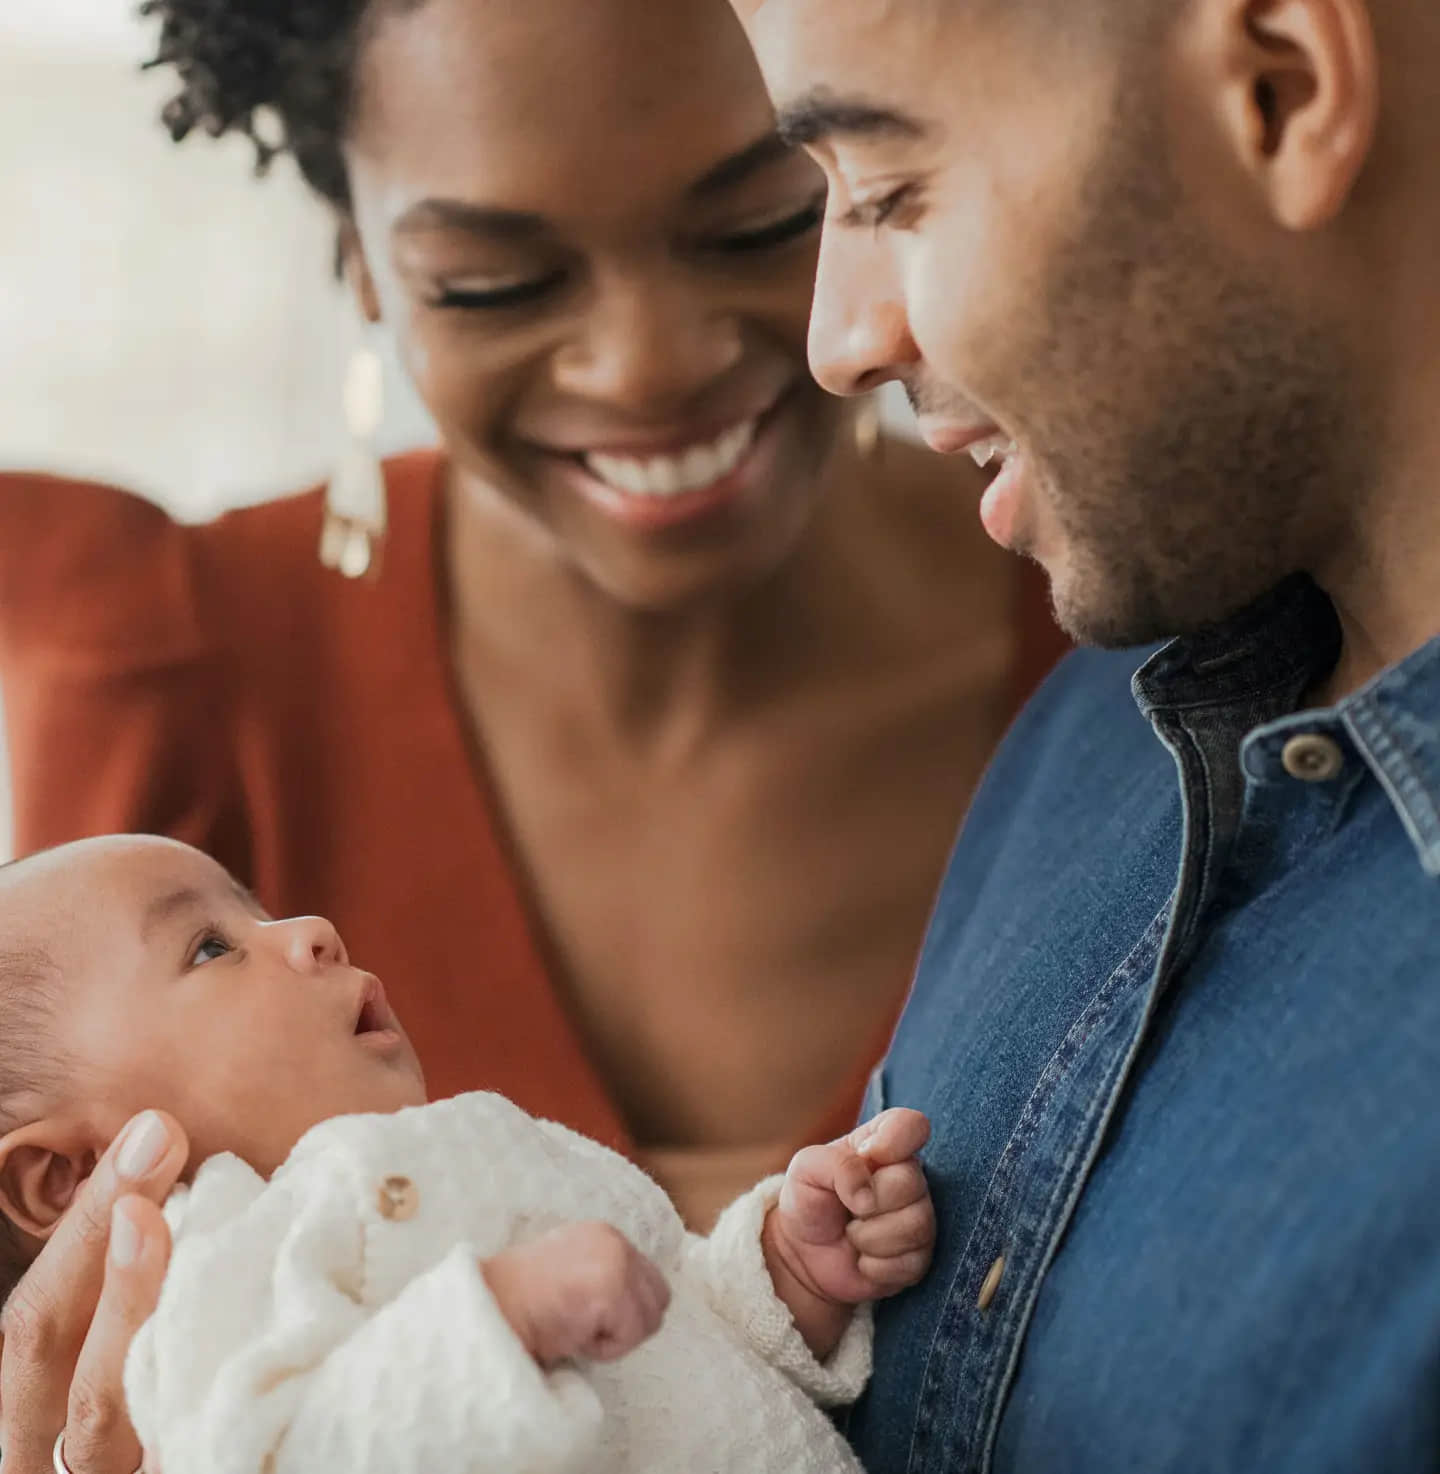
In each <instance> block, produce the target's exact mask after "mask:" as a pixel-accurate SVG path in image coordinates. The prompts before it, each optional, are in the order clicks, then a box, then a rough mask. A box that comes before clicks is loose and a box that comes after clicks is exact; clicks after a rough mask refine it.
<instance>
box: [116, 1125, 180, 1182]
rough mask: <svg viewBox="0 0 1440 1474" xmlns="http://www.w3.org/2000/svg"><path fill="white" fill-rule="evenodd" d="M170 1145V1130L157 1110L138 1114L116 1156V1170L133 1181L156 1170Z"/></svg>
mask: <svg viewBox="0 0 1440 1474" xmlns="http://www.w3.org/2000/svg"><path fill="white" fill-rule="evenodd" d="M169 1145H170V1133H169V1132H168V1131H167V1130H166V1129H165V1123H164V1121H162V1120H161V1119H160V1117H159V1116H158V1115H156V1113H155V1112H154V1111H146V1112H145V1114H144V1115H143V1116H137V1117H136V1118H135V1120H134V1121H132V1122H131V1124H130V1129H129V1130H128V1131H127V1132H126V1133H125V1140H124V1142H123V1143H122V1145H121V1147H120V1151H119V1154H118V1155H117V1156H116V1158H115V1170H116V1172H118V1173H119V1174H120V1176H121V1177H128V1178H130V1179H131V1180H132V1181H134V1180H135V1179H136V1178H140V1177H144V1176H145V1175H146V1174H147V1173H149V1172H153V1171H154V1170H155V1168H156V1167H157V1166H158V1165H159V1164H160V1158H161V1157H163V1156H164V1155H165V1148H166V1147H167V1146H169Z"/></svg>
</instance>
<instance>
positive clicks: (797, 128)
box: [776, 88, 931, 148]
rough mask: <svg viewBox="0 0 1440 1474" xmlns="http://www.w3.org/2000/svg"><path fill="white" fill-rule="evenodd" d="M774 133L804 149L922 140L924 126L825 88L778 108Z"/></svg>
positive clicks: (888, 109)
mask: <svg viewBox="0 0 1440 1474" xmlns="http://www.w3.org/2000/svg"><path fill="white" fill-rule="evenodd" d="M776 131H777V132H778V133H779V135H780V137H781V138H782V139H784V141H785V142H786V143H788V144H791V145H792V146H794V147H797V148H808V147H811V146H813V145H814V144H817V143H823V142H825V141H826V140H827V139H830V138H835V137H841V138H847V139H852V140H864V139H885V138H924V137H925V135H926V134H927V133H929V132H930V131H931V128H930V125H929V124H928V123H924V122H922V121H921V120H920V119H919V118H916V117H912V116H911V115H910V114H909V113H902V112H899V111H897V110H896V109H895V108H891V107H884V106H882V105H881V104H880V103H877V102H871V101H869V100H867V99H866V98H863V97H837V96H836V95H835V94H834V93H833V92H830V91H828V90H827V89H825V88H819V89H817V90H816V91H814V92H807V93H805V94H804V96H802V97H801V98H799V99H798V100H797V101H795V102H792V103H789V104H788V105H787V106H785V107H783V108H781V109H780V114H779V117H778V119H777V121H776Z"/></svg>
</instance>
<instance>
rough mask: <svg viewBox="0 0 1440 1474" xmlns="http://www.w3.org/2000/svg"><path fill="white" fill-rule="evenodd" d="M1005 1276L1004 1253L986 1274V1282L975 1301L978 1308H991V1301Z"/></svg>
mask: <svg viewBox="0 0 1440 1474" xmlns="http://www.w3.org/2000/svg"><path fill="white" fill-rule="evenodd" d="M1004 1278H1005V1256H1004V1255H1003V1254H1002V1255H1001V1256H1000V1257H999V1258H998V1259H997V1260H996V1261H995V1262H994V1264H992V1265H991V1266H990V1273H989V1274H987V1275H986V1276H985V1283H984V1284H983V1285H981V1286H980V1298H979V1299H978V1300H976V1302H975V1308H976V1309H977V1310H989V1309H990V1302H991V1301H992V1300H993V1299H994V1298H995V1291H996V1290H998V1289H999V1288H1000V1281H1001V1280H1002V1279H1004Z"/></svg>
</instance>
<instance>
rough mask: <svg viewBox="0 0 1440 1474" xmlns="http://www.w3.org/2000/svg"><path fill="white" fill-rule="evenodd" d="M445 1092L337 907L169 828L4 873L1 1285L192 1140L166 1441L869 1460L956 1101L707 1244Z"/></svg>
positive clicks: (772, 1189)
mask: <svg viewBox="0 0 1440 1474" xmlns="http://www.w3.org/2000/svg"><path fill="white" fill-rule="evenodd" d="M424 1101H425V1096H424V1085H423V1081H422V1079H421V1074H420V1069H419V1065H418V1063H417V1061H416V1058H415V1055H414V1053H413V1051H412V1050H411V1048H410V1045H409V1043H408V1041H407V1040H406V1038H405V1035H404V1033H403V1031H402V1030H401V1028H400V1026H399V1023H398V1022H397V1020H396V1019H395V1017H394V1015H393V1013H392V1012H391V1010H390V1008H389V1006H388V1004H387V1003H386V1001H385V994H384V990H383V989H382V988H381V986H380V983H379V981H378V980H377V979H376V978H374V977H372V976H371V975H370V974H368V973H365V972H362V971H360V970H358V969H356V968H354V967H352V966H351V965H350V962H349V959H348V958H347V956H346V953H345V948H344V945H343V944H342V943H341V941H340V938H339V937H338V936H337V935H336V933H335V930H334V928H333V927H332V926H330V924H329V923H328V922H325V921H322V920H319V919H317V918H302V919H299V920H291V921H271V920H270V919H269V918H268V917H267V916H266V915H265V914H264V912H263V911H261V909H260V908H259V907H258V906H257V905H256V903H255V901H254V899H253V898H252V897H250V896H249V895H248V894H247V893H246V892H245V891H244V890H243V889H242V888H241V887H239V886H238V885H237V884H236V883H235V882H234V881H233V880H232V879H231V878H230V877H229V876H228V875H227V874H226V873H225V871H224V870H222V869H221V868H220V867H219V866H218V865H216V864H215V863H214V862H213V861H211V860H209V859H207V858H206V857H205V856H204V855H201V854H199V853H198V852H197V851H195V850H192V849H190V848H188V847H186V846H184V845H180V844H176V843H173V842H171V841H168V840H160V839H149V838H110V839H101V840H88V841H84V842H81V843H79V844H75V845H69V846H66V847H65V848H63V849H59V850H54V851H50V852H48V853H46V854H44V855H40V856H36V857H35V858H33V859H30V860H26V861H23V862H21V863H20V864H18V865H11V866H8V867H5V868H4V869H0V1300H3V1299H4V1296H5V1294H6V1293H8V1290H9V1289H10V1287H11V1284H10V1283H7V1281H6V1277H5V1266H6V1262H7V1255H6V1253H5V1249H6V1247H7V1244H8V1247H9V1249H10V1250H11V1253H10V1255H9V1261H10V1267H11V1274H10V1280H11V1282H13V1279H14V1278H15V1277H16V1275H18V1273H19V1272H20V1271H21V1270H22V1269H23V1267H24V1264H25V1263H26V1262H28V1260H29V1259H30V1258H32V1257H33V1256H34V1254H35V1253H37V1252H38V1250H39V1248H40V1246H41V1245H42V1244H43V1242H44V1241H45V1239H46V1238H47V1237H48V1236H49V1235H50V1233H52V1232H53V1230H54V1228H55V1226H56V1224H57V1223H58V1222H59V1221H60V1219H61V1217H62V1216H63V1215H64V1213H65V1212H66V1210H67V1207H68V1205H69V1204H70V1202H71V1200H72V1199H73V1197H74V1195H75V1192H76V1189H77V1188H78V1187H79V1185H80V1184H81V1183H82V1182H83V1181H84V1179H85V1178H86V1176H87V1175H88V1173H89V1172H90V1171H91V1170H92V1168H93V1167H94V1164H95V1162H96V1160H97V1158H98V1157H99V1155H100V1154H101V1153H102V1152H103V1151H104V1150H105V1149H106V1147H107V1146H108V1144H109V1143H110V1142H111V1141H112V1140H113V1138H114V1136H115V1134H116V1132H117V1131H119V1130H120V1129H121V1127H122V1125H123V1124H124V1123H125V1122H126V1121H128V1120H129V1119H130V1118H131V1117H132V1116H133V1115H135V1113H136V1112H137V1111H139V1110H141V1109H144V1108H147V1107H157V1108H161V1109H164V1110H167V1111H169V1112H170V1113H171V1114H172V1115H174V1116H175V1117H176V1118H177V1119H178V1120H179V1121H180V1123H181V1124H182V1125H183V1126H184V1127H185V1128H186V1130H187V1132H188V1133H189V1139H190V1142H191V1146H192V1157H191V1160H190V1162H189V1164H188V1166H187V1171H186V1178H187V1180H188V1181H189V1182H190V1184H191V1185H190V1186H189V1187H188V1188H181V1189H179V1190H177V1192H176V1194H175V1195H174V1196H173V1197H172V1199H171V1201H170V1204H169V1205H168V1206H167V1210H166V1211H167V1216H168V1217H169V1219H170V1222H171V1225H172V1228H173V1230H174V1232H175V1250H174V1254H173V1257H172V1259H171V1264H170V1269H169V1273H168V1275H167V1277H166V1281H165V1286H164V1290H163V1292H162V1295H161V1299H160V1304H159V1307H158V1309H157V1311H156V1313H155V1314H154V1316H153V1317H152V1318H151V1319H150V1321H149V1322H148V1324H147V1325H146V1326H145V1327H144V1329H143V1330H142V1331H141V1333H140V1335H139V1336H138V1337H137V1339H136V1341H135V1344H134V1346H133V1347H132V1349H131V1353H130V1358H129V1362H128V1365H127V1374H126V1390H127V1395H128V1398H129V1401H130V1408H131V1414H132V1418H133V1420H134V1422H135V1426H136V1429H137V1431H138V1433H139V1434H140V1437H141V1440H142V1442H143V1443H144V1445H145V1447H146V1450H147V1467H148V1466H154V1467H163V1469H164V1471H165V1474H262V1471H265V1474H285V1471H291V1470H293V1471H301V1470H305V1471H308V1474H326V1471H334V1474H342V1471H343V1474H363V1471H366V1470H374V1471H376V1474H382V1471H383V1474H405V1471H410V1470H413V1471H415V1474H419V1471H421V1470H425V1471H431V1470H435V1469H444V1470H446V1471H447V1474H458V1471H466V1470H474V1471H476V1474H480V1471H484V1474H511V1471H521V1470H523V1471H527V1474H552V1471H553V1474H559V1471H568V1470H572V1469H573V1470H581V1469H583V1470H586V1471H590V1474H612V1471H613V1474H628V1471H639V1470H645V1471H675V1474H679V1471H682V1470H683V1471H698V1470H704V1471H713V1474H723V1471H735V1474H739V1471H742V1470H743V1471H746V1474H807V1471H814V1474H821V1471H824V1474H831V1471H852V1474H853V1471H856V1470H858V1467H859V1466H858V1465H857V1464H856V1463H855V1461H854V1459H853V1456H852V1455H851V1454H850V1453H849V1452H848V1450H847V1449H846V1446H845V1444H844V1442H843V1440H841V1438H840V1437H839V1435H838V1434H837V1433H836V1432H835V1431H834V1428H833V1427H832V1425H831V1423H830V1422H829V1420H828V1419H827V1418H826V1417H825V1415H824V1413H822V1412H821V1411H820V1408H821V1407H824V1406H833V1405H838V1404H842V1403H844V1402H847V1401H850V1400H852V1399H854V1398H855V1397H856V1396H857V1395H858V1394H859V1392H860V1390H861V1388H862V1387H863V1385H864V1382H865V1379H866V1377H867V1375H868V1371H869V1320H868V1312H867V1309H866V1307H867V1304H868V1302H870V1301H872V1300H875V1299H877V1298H880V1297H882V1296H885V1295H888V1294H893V1293H895V1292H896V1291H898V1290H901V1289H904V1288H906V1287H907V1286H909V1285H911V1284H913V1283H915V1282H916V1281H917V1280H918V1279H919V1278H920V1277H921V1276H922V1275H923V1273H924V1271H925V1269H926V1267H927V1266H928V1263H929V1259H930V1253H931V1249H932V1245H933V1240H934V1214H933V1210H932V1207H931V1203H930V1198H929V1193H928V1190H927V1188H926V1185H925V1179H924V1174H923V1172H922V1171H921V1169H920V1166H919V1164H918V1162H917V1161H916V1160H915V1154H916V1153H917V1152H918V1151H919V1149H920V1147H921V1146H923V1144H924V1141H925V1137H926V1135H927V1131H928V1128H927V1126H926V1123H925V1121H924V1119H923V1117H920V1116H918V1115H917V1114H916V1113H914V1112H909V1111H890V1112H886V1113H885V1114H884V1115H882V1116H880V1117H877V1118H876V1120H874V1121H872V1122H871V1123H869V1125H867V1126H866V1127H863V1128H861V1130H860V1131H857V1132H856V1133H855V1134H854V1136H853V1137H852V1138H845V1139H842V1140H841V1141H838V1142H834V1143H831V1144H830V1145H829V1146H822V1147H812V1148H810V1149H808V1150H807V1151H804V1152H802V1153H800V1155H799V1156H797V1157H796V1159H795V1161H794V1162H793V1163H792V1164H791V1167H790V1170H789V1171H788V1173H787V1174H786V1175H785V1177H784V1178H783V1179H779V1178H777V1179H776V1180H774V1181H772V1182H769V1183H764V1184H762V1185H761V1186H760V1187H758V1188H757V1189H755V1191H754V1192H752V1193H750V1194H748V1195H747V1196H746V1197H744V1198H742V1199H740V1201H739V1202H737V1203H736V1204H734V1205H733V1206H732V1207H731V1208H730V1209H729V1210H728V1211H727V1212H726V1214H725V1215H724V1217H723V1218H722V1219H721V1221H720V1223H719V1224H718V1226H717V1227H716V1229H715V1231H714V1233H713V1234H711V1235H710V1236H709V1237H708V1238H704V1239H702V1238H698V1237H696V1236H694V1235H691V1234H687V1233H686V1232H685V1230H684V1228H683V1226H682V1224H681V1223H680V1220H679V1218H678V1216H677V1214H676V1212H675V1210H674V1209H673V1207H671V1205H670V1203H669V1201H668V1199H667V1198H666V1197H665V1195H664V1194H663V1193H662V1192H661V1190H660V1189H659V1188H658V1187H657V1186H656V1185H655V1184H654V1183H652V1182H651V1181H650V1180H649V1179H648V1178H647V1177H645V1176H644V1174H643V1173H641V1172H640V1171H639V1170H638V1169H636V1168H635V1167H633V1166H632V1165H630V1164H629V1163H627V1162H626V1161H624V1160H623V1159H622V1158H621V1157H619V1156H617V1155H616V1154H614V1153H613V1152H610V1151H608V1150H607V1149H605V1148H604V1147H601V1146H598V1145H597V1144H595V1143H593V1142H590V1141H587V1140H585V1139H584V1138H582V1137H579V1136H577V1135H575V1134H574V1133H572V1132H570V1131H568V1130H566V1129H564V1128H563V1127H560V1126H556V1125H554V1124H551V1123H548V1122H543V1121H536V1120H534V1119H532V1118H531V1117H529V1116H527V1115H525V1114H524V1113H523V1112H521V1111H520V1110H518V1109H517V1108H516V1107H514V1106H512V1105H510V1104H509V1103H508V1102H506V1101H504V1100H502V1099H500V1098H499V1097H497V1096H492V1095H471V1096H462V1097H459V1098H457V1099H454V1100H447V1101H442V1102H437V1103H435V1104H431V1105H426V1104H425V1103H424ZM131 1129H132V1130H139V1131H143V1130H144V1129H145V1122H144V1121H143V1120H142V1121H140V1122H139V1123H137V1125H136V1126H135V1127H132V1128H131ZM57 1452H58V1451H57Z"/></svg>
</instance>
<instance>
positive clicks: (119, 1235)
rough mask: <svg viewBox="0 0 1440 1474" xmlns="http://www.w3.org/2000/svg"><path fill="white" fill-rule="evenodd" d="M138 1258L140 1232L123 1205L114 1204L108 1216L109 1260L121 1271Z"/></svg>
mask: <svg viewBox="0 0 1440 1474" xmlns="http://www.w3.org/2000/svg"><path fill="white" fill-rule="evenodd" d="M139 1257H140V1230H139V1229H138V1228H137V1227H136V1225H135V1220H134V1219H133V1218H131V1216H130V1215H129V1214H128V1213H127V1212H126V1211H125V1205H124V1203H116V1204H115V1207H114V1209H113V1210H112V1212H111V1214H110V1258H111V1260H112V1262H113V1263H115V1264H118V1265H119V1266H120V1268H121V1269H128V1268H129V1266H130V1265H132V1264H134V1262H135V1261H136V1260H137V1259H138V1258H139Z"/></svg>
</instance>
